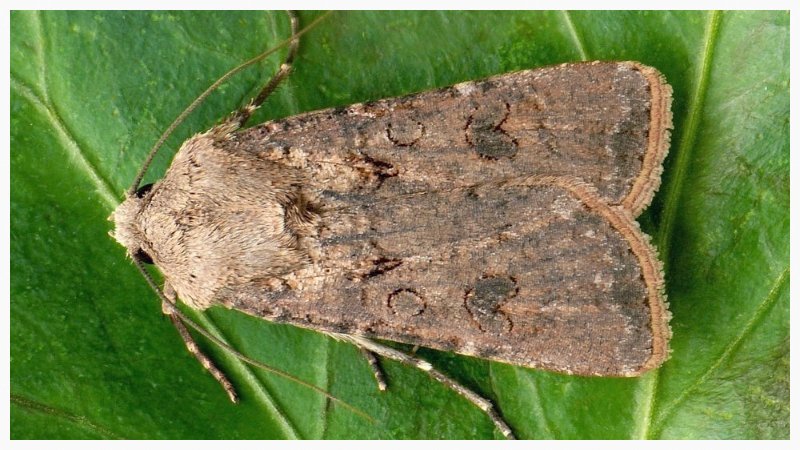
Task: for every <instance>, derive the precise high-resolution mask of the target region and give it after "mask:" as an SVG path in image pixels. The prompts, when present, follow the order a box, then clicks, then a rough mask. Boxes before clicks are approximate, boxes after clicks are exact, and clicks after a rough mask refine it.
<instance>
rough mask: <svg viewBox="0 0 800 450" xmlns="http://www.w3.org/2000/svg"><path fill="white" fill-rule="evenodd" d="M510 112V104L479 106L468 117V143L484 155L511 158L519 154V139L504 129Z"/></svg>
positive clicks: (486, 156) (490, 157)
mask: <svg viewBox="0 0 800 450" xmlns="http://www.w3.org/2000/svg"><path fill="white" fill-rule="evenodd" d="M509 113H510V106H509V105H508V104H499V105H498V104H491V105H481V106H478V107H477V108H476V109H475V111H474V112H473V113H472V115H471V116H470V117H469V118H468V119H467V126H466V129H465V133H466V139H467V143H468V144H469V145H470V146H472V148H473V149H474V150H475V151H476V152H477V153H478V154H479V155H481V156H482V157H484V158H488V159H499V158H511V157H513V156H514V155H516V154H517V147H518V145H517V141H516V139H514V138H513V137H512V136H510V135H509V134H508V133H507V132H506V131H505V130H504V129H503V124H504V123H505V121H506V119H507V118H508V114H509Z"/></svg>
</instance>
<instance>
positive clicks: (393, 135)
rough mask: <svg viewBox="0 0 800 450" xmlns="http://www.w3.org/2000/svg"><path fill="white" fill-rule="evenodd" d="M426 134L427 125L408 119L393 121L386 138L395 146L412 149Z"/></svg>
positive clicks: (389, 125)
mask: <svg viewBox="0 0 800 450" xmlns="http://www.w3.org/2000/svg"><path fill="white" fill-rule="evenodd" d="M423 134H425V125H423V124H422V123H420V122H418V121H416V120H412V119H406V118H399V119H395V120H392V121H391V122H389V124H388V125H387V127H386V136H387V137H388V138H389V140H390V141H392V143H393V144H394V145H397V146H399V147H410V146H412V145H414V144H416V143H417V141H419V140H420V139H421V138H422V135H423Z"/></svg>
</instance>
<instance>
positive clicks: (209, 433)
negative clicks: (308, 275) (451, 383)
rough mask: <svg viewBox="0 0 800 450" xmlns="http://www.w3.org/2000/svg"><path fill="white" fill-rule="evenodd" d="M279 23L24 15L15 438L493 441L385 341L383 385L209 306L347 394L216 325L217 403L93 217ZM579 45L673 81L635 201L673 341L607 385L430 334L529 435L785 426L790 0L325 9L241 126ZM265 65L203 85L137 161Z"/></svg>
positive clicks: (306, 337)
mask: <svg viewBox="0 0 800 450" xmlns="http://www.w3.org/2000/svg"><path fill="white" fill-rule="evenodd" d="M319 15H320V13H315V12H304V13H302V14H301V21H302V22H303V23H305V24H307V23H309V22H310V21H311V20H313V18H315V17H318V16H319ZM287 33H288V22H287V20H286V17H285V15H284V14H282V13H262V12H222V13H210V12H47V13H45V12H13V13H12V15H11V154H10V161H11V233H10V235H11V305H10V316H11V399H10V401H11V436H12V437H13V438H19V439H31V438H135V439H145V438H146V439H162V438H199V439H206V438H208V439H211V438H379V439H388V438H499V437H501V436H500V435H499V433H497V432H496V431H495V430H494V428H493V426H492V424H491V422H490V421H489V420H488V419H487V418H486V417H485V416H484V415H483V414H482V413H481V412H480V411H479V410H478V409H476V408H475V407H473V406H472V405H471V404H469V403H468V402H466V401H465V400H463V399H461V398H460V397H459V396H457V395H456V394H454V393H453V392H451V391H449V390H448V389H446V388H445V387H443V386H442V385H440V384H439V383H437V382H435V381H433V380H432V379H431V378H429V377H428V376H427V375H426V374H424V373H422V372H420V371H418V370H416V369H414V368H411V367H406V366H402V365H399V364H396V363H394V362H389V361H384V362H383V367H384V369H385V371H386V373H387V376H388V380H389V385H390V387H389V390H388V391H387V392H383V393H381V392H378V390H377V389H376V386H375V383H374V380H373V379H372V375H371V372H370V370H369V368H368V366H367V364H366V362H365V361H364V359H363V358H362V357H361V355H360V354H359V352H358V351H357V350H356V349H355V348H353V347H352V346H350V345H347V344H344V343H339V342H336V341H333V340H331V339H328V338H326V337H324V336H322V335H320V334H318V333H315V332H314V331H309V330H301V329H298V328H294V327H291V326H285V325H276V324H270V323H267V322H264V321H262V320H258V319H255V318H251V317H246V316H244V315H243V314H240V313H237V312H233V311H227V310H223V309H221V308H218V309H213V310H211V311H209V312H207V313H205V314H203V315H199V316H196V317H197V318H198V320H200V321H201V323H203V324H204V325H205V326H206V327H209V328H210V329H213V330H215V332H217V333H218V334H219V335H220V336H222V337H223V338H224V339H225V340H227V341H228V342H230V343H231V345H233V346H234V347H235V348H237V349H239V350H241V351H242V352H244V353H246V354H248V355H250V356H252V357H254V358H256V359H259V360H261V361H264V362H265V363H267V364H270V365H271V366H274V367H276V368H278V369H281V370H284V371H286V372H288V373H290V374H292V375H294V376H296V377H298V378H300V379H302V380H305V381H307V382H308V383H312V384H314V385H316V386H319V387H320V388H322V389H323V390H325V391H327V392H329V393H330V394H331V395H332V396H334V397H335V398H336V399H337V400H330V399H328V398H326V397H324V396H322V395H320V394H319V393H317V392H314V391H313V390H310V389H308V388H307V387H304V386H302V385H301V384H299V383H297V382H295V381H291V380H287V379H285V378H282V377H279V376H276V375H273V374H270V373H267V372H264V371H262V370H259V369H253V368H250V367H248V366H246V365H244V364H243V363H241V362H239V361H237V360H235V359H233V358H231V357H230V356H228V355H227V354H226V353H225V352H224V351H220V350H219V349H217V348H216V347H214V346H213V345H208V344H205V345H204V348H205V349H207V350H208V351H209V352H210V354H211V355H212V356H213V357H214V358H215V359H216V360H217V361H218V362H219V363H220V365H221V366H222V367H223V369H224V370H225V371H226V372H227V373H229V374H230V375H231V377H232V380H233V382H234V384H235V385H236V387H237V388H238V389H239V391H240V393H241V397H242V401H241V404H239V405H234V404H231V403H230V402H229V401H228V399H227V397H226V395H225V393H224V392H223V391H222V389H221V388H220V387H219V386H218V385H217V383H216V382H215V381H214V380H213V379H212V378H211V377H210V376H209V375H208V374H207V373H206V372H205V371H204V370H203V369H202V367H201V366H200V364H198V363H197V362H196V361H195V360H194V359H193V358H192V357H191V356H190V355H189V354H188V353H187V352H186V350H185V348H184V347H183V344H182V342H181V340H180V339H179V337H178V335H177V333H176V332H175V330H174V329H173V327H172V325H171V324H170V323H169V321H168V320H167V319H166V318H165V317H164V316H162V315H161V312H160V305H159V302H158V300H157V298H156V297H155V295H154V294H153V293H152V292H151V291H149V290H148V288H147V286H146V285H145V282H144V281H143V280H142V279H141V277H140V276H139V274H138V273H137V271H136V270H135V268H134V267H133V265H132V264H131V263H130V261H129V260H127V259H126V256H125V253H124V251H123V249H122V248H121V247H120V246H119V245H117V244H116V243H115V242H114V241H113V239H111V238H110V237H109V236H108V235H107V233H108V231H109V230H110V229H111V224H110V223H109V222H107V221H106V218H107V217H108V215H109V214H110V213H111V211H112V210H113V208H114V207H115V206H116V204H117V203H118V202H119V201H120V200H121V198H122V192H123V191H124V190H125V189H126V188H127V187H128V184H129V183H130V182H131V180H132V178H133V176H134V174H135V172H136V170H137V168H138V166H139V165H140V164H141V162H142V159H143V157H144V155H145V153H146V151H147V150H148V148H149V147H150V146H151V145H152V143H153V142H154V141H155V140H156V139H157V137H158V136H159V135H160V133H161V132H162V131H163V130H164V129H165V128H166V127H167V126H168V125H169V123H170V122H171V121H172V120H173V119H174V118H175V117H176V116H177V115H178V114H179V113H180V111H181V110H182V109H183V108H184V107H185V106H186V105H188V104H189V103H190V102H191V101H192V100H193V99H194V98H195V97H196V96H197V95H198V94H199V93H200V92H202V90H203V89H205V87H207V86H208V85H209V84H210V83H211V82H212V81H213V80H215V79H216V78H217V77H218V76H219V75H221V74H222V73H224V72H225V71H226V70H227V69H229V68H231V67H233V66H234V65H236V64H238V63H239V62H242V61H244V60H245V59H247V58H248V57H250V56H252V55H255V54H257V53H259V52H260V51H262V50H263V49H265V48H268V47H270V46H273V45H275V44H276V43H277V42H279V41H281V40H282V39H284V38H286V37H287ZM579 60H637V61H641V62H643V63H645V64H648V65H652V66H654V67H656V68H658V69H659V70H661V71H662V72H663V73H664V74H665V75H666V77H667V79H668V81H669V82H670V83H671V84H672V86H673V88H674V90H675V94H674V97H675V101H674V105H673V111H674V117H675V130H674V134H673V139H672V141H673V142H672V147H671V150H670V155H669V157H668V160H667V163H666V165H665V172H664V183H663V185H662V188H661V190H660V191H659V193H658V194H657V196H656V199H655V200H654V203H653V204H652V205H651V206H650V207H649V208H648V209H647V210H646V211H645V213H644V214H643V216H642V217H640V219H639V221H640V223H642V225H643V228H644V229H645V230H646V231H647V232H648V233H649V234H651V235H652V236H653V239H654V242H655V243H656V245H657V247H658V248H659V250H660V252H661V255H662V257H663V259H664V260H665V267H666V279H667V294H668V296H669V301H670V309H671V311H672V313H673V315H674V318H673V320H672V330H673V333H674V337H673V339H672V342H671V346H672V348H673V352H672V357H671V359H670V360H669V361H668V362H667V363H666V364H665V365H664V366H663V367H662V368H660V369H658V370H656V371H653V372H651V373H649V374H647V375H645V376H643V377H641V378H636V379H603V378H581V377H573V376H566V375H557V374H551V373H546V372H542V371H537V370H531V369H524V368H518V367H512V366H509V365H504V364H498V363H489V362H486V361H482V360H478V359H474V358H468V357H462V356H457V355H453V354H447V353H441V352H435V351H430V350H426V349H420V350H419V351H418V354H419V355H421V356H423V357H425V358H427V359H429V360H430V361H431V362H432V363H433V364H434V365H435V366H436V367H438V368H440V369H441V370H443V371H444V372H446V373H447V374H449V375H451V376H452V377H454V378H455V379H457V380H459V381H461V382H462V383H464V384H466V385H468V386H470V387H472V388H473V389H475V390H476V391H478V392H480V393H482V394H483V395H485V396H487V397H488V398H490V399H492V400H493V401H494V402H495V404H496V405H497V407H498V408H499V410H500V411H501V413H502V415H503V416H504V417H505V418H506V419H507V421H508V422H509V423H510V425H511V426H512V427H513V428H514V430H515V432H516V433H517V434H518V436H519V437H521V438H529V439H548V438H555V439H583V438H593V439H608V438H620V439H626V438H745V439H751V438H776V439H786V438H788V437H789V245H788V244H789V14H788V12H718V13H715V12H559V11H550V12H338V13H335V14H333V15H331V16H330V17H328V18H327V19H325V21H324V22H323V23H322V24H321V25H319V27H317V28H316V29H314V30H313V31H311V32H310V33H308V34H307V35H306V36H304V37H303V39H302V44H301V49H300V54H299V57H298V59H297V61H296V70H295V72H294V74H293V75H292V76H291V77H290V79H289V80H288V81H287V82H286V83H285V84H284V85H283V86H282V87H281V88H280V89H279V90H278V91H277V92H276V93H275V95H274V96H273V97H272V98H271V99H270V100H269V101H268V103H267V104H266V105H265V107H264V108H262V110H261V111H260V112H259V114H258V116H257V117H256V120H255V121H253V122H251V123H257V122H259V121H263V120H266V119H268V118H280V117H286V116H289V115H292V114H295V113H300V112H304V111H311V110H314V109H319V108H324V107H330V106H343V105H347V104H351V103H356V102H362V101H368V100H376V99H380V98H386V97H391V96H396V95H403V94H409V93H413V92H419V91H423V90H426V89H430V88H435V87H443V86H447V85H451V84H454V83H457V82H461V81H466V80H473V79H479V78H482V77H486V76H490V75H495V74H500V73H504V72H509V71H513V70H517V69H527V68H534V67H540V66H545V65H552V64H557V63H562V62H569V61H579ZM278 62H279V56H278V55H276V56H273V57H271V58H270V59H268V60H267V61H266V62H265V63H263V64H262V65H260V66H259V67H258V68H256V69H252V70H249V71H247V72H246V73H244V74H242V75H241V76H240V77H237V78H234V79H233V80H232V81H230V82H229V83H226V84H225V85H224V86H223V87H222V88H221V89H220V90H219V91H218V92H217V93H216V94H214V95H212V96H211V97H210V98H209V100H208V102H207V103H205V104H204V105H203V106H202V107H201V108H200V109H199V110H198V111H197V112H196V113H195V114H194V115H193V116H191V117H190V119H189V120H188V121H187V122H186V124H185V125H184V126H183V127H181V128H180V129H179V131H178V132H177V133H176V135H175V136H173V138H171V139H170V140H169V141H168V143H167V148H166V149H165V151H164V152H163V153H162V154H161V155H160V156H159V158H157V159H156V162H155V165H154V166H153V169H152V170H151V171H150V174H149V176H148V179H150V180H153V179H157V178H158V177H159V176H160V175H159V174H161V173H163V171H164V169H165V168H166V167H167V165H168V163H169V160H170V158H171V156H172V154H174V151H175V149H176V148H177V147H178V146H179V145H180V142H182V141H183V140H184V139H186V138H187V137H189V136H191V135H192V134H194V133H197V132H201V131H204V130H206V129H208V128H209V127H210V126H211V125H213V124H214V123H215V122H216V121H217V120H219V119H220V118H222V117H224V116H225V115H226V114H227V113H228V112H230V111H232V110H233V109H235V108H236V107H237V106H238V105H240V104H241V103H243V102H244V101H246V100H247V99H248V98H249V96H251V95H253V93H254V92H255V91H256V89H257V87H258V86H259V83H260V82H262V80H263V79H264V78H265V77H267V76H268V75H269V74H271V73H273V72H274V71H275V69H276V67H277V65H278ZM587 263H590V262H587ZM402 348H404V349H406V350H410V348H409V347H406V346H404V347H402ZM356 411H357V412H356Z"/></svg>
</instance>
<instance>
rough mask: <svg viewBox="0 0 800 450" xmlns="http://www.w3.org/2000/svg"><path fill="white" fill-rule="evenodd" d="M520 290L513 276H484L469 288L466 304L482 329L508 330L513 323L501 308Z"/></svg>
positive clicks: (488, 331)
mask: <svg viewBox="0 0 800 450" xmlns="http://www.w3.org/2000/svg"><path fill="white" fill-rule="evenodd" d="M518 292H519V287H517V282H516V281H515V280H514V279H513V278H512V277H507V276H484V277H481V278H480V279H479V280H478V281H477V282H475V285H474V286H473V287H472V288H470V289H469V290H467V293H466V295H465V296H464V306H465V307H466V308H467V311H468V312H469V314H470V316H471V317H472V319H473V321H475V323H476V324H477V325H478V327H479V328H480V329H481V331H483V332H487V333H502V332H508V331H511V328H512V326H513V323H512V322H511V320H510V319H509V318H508V316H507V315H506V314H505V313H504V312H503V311H502V309H501V308H502V306H503V305H504V304H505V303H506V302H508V300H509V299H511V298H514V297H516V295H517V293H518Z"/></svg>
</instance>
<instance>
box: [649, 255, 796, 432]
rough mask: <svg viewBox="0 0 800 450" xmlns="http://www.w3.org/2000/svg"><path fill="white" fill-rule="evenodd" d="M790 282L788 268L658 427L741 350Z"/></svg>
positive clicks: (659, 419) (663, 414)
mask: <svg viewBox="0 0 800 450" xmlns="http://www.w3.org/2000/svg"><path fill="white" fill-rule="evenodd" d="M788 281H789V267H786V268H785V269H784V270H783V272H781V274H780V276H779V277H778V278H777V279H776V280H775V282H774V283H773V286H772V289H770V290H769V292H768V293H767V295H766V296H765V297H764V300H762V301H761V303H760V304H759V305H758V308H756V310H755V311H754V312H753V316H752V317H751V318H750V320H749V321H748V322H747V324H746V325H745V326H744V328H743V329H742V332H741V333H739V335H738V336H736V338H735V339H733V340H732V341H731V342H730V343H729V344H728V345H727V346H726V347H725V349H724V350H723V351H722V353H720V355H719V356H718V357H717V358H716V359H715V360H714V363H713V364H711V365H710V366H709V367H708V369H706V371H705V372H703V374H702V375H700V376H699V377H697V380H696V381H695V382H694V383H692V385H691V386H689V387H688V388H686V389H684V390H683V392H681V395H679V396H678V398H676V399H675V400H673V401H672V402H671V403H669V404H667V405H666V406H664V408H662V409H661V411H660V412H659V414H658V417H657V418H656V424H655V425H656V427H659V426H661V425H663V423H664V421H666V420H667V419H668V418H669V416H670V415H671V414H672V413H673V412H674V411H675V408H676V407H677V406H678V405H680V404H681V403H683V402H684V401H685V400H686V399H687V398H689V394H690V393H691V392H692V391H694V390H696V389H697V388H698V387H699V386H700V385H702V384H703V383H705V382H706V381H707V380H708V378H709V377H710V376H711V374H712V373H713V372H714V371H716V370H717V369H718V368H719V367H720V366H721V365H722V364H723V363H724V362H725V361H727V360H728V359H729V358H730V357H731V356H732V355H733V354H734V352H735V351H736V349H738V348H739V346H740V345H741V343H742V342H743V341H744V339H745V338H746V337H747V336H749V335H750V334H751V333H753V332H754V330H755V329H756V326H757V325H758V324H759V323H760V322H761V320H762V319H763V318H764V317H765V316H766V314H767V312H768V311H769V310H770V308H772V306H773V305H774V304H775V302H776V301H777V300H778V297H779V295H778V294H779V293H780V292H781V290H782V288H783V286H784V285H785V284H786V283H787V282H788Z"/></svg>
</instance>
